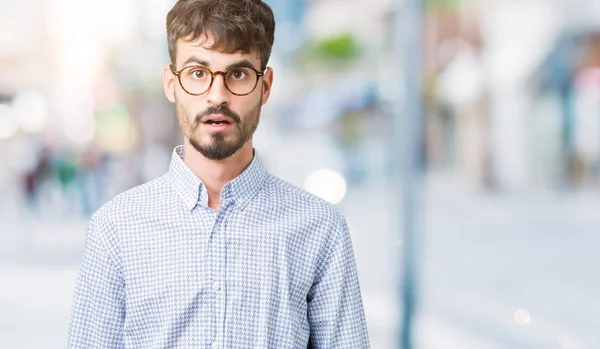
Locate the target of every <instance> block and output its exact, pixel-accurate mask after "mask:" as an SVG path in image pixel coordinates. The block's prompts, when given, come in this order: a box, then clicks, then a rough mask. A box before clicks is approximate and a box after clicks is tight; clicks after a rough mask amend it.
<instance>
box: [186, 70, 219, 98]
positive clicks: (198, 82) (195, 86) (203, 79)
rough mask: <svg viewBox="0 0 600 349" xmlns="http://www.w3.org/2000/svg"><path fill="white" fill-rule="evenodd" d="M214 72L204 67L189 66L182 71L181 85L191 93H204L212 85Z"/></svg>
mask: <svg viewBox="0 0 600 349" xmlns="http://www.w3.org/2000/svg"><path fill="white" fill-rule="evenodd" d="M211 78H212V74H211V73H210V71H209V70H208V69H206V68H204V67H200V66H196V67H187V68H185V69H183V70H182V71H181V85H182V86H183V88H184V89H185V90H186V91H188V92H189V93H191V94H202V93H204V92H205V91H206V90H208V87H209V86H210V80H211Z"/></svg>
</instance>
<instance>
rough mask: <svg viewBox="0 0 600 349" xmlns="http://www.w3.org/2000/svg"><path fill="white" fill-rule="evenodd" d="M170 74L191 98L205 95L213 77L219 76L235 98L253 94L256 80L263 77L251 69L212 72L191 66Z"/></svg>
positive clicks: (203, 67) (197, 66)
mask: <svg viewBox="0 0 600 349" xmlns="http://www.w3.org/2000/svg"><path fill="white" fill-rule="evenodd" d="M171 72H172V73H173V75H175V76H177V79H178V80H179V84H180V85H181V88H182V89H183V90H184V91H185V92H187V93H188V94H190V95H192V96H199V95H202V94H205V93H206V92H208V90H210V88H211V86H212V84H213V82H214V81H215V77H216V76H217V75H221V76H222V77H223V82H224V83H225V87H226V88H227V90H228V91H229V92H231V93H232V94H234V95H236V96H246V95H249V94H251V93H252V92H254V90H255V89H256V86H257V85H258V79H260V77H261V76H263V75H264V73H263V72H260V71H258V70H256V69H254V68H252V67H234V68H231V69H229V70H227V71H225V72H223V71H216V72H213V71H211V70H210V69H208V68H206V67H205V66H202V65H193V66H188V67H185V68H182V69H181V70H178V71H174V70H173V67H172V66H171Z"/></svg>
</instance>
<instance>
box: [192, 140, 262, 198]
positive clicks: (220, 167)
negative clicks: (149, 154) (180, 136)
mask: <svg viewBox="0 0 600 349" xmlns="http://www.w3.org/2000/svg"><path fill="white" fill-rule="evenodd" d="M184 150H185V155H184V158H183V162H184V163H185V164H186V165H187V166H188V167H189V168H190V169H191V170H192V171H194V173H195V174H196V175H197V176H198V177H199V178H200V179H201V180H202V183H204V185H205V186H206V189H207V192H208V206H210V207H211V208H213V209H215V210H218V209H219V206H220V205H221V189H223V187H224V186H225V184H227V183H228V182H230V181H231V180H233V179H234V178H236V177H237V176H239V175H240V174H241V173H242V172H244V170H245V169H246V167H248V165H250V162H252V159H253V157H254V151H253V149H252V141H251V140H250V141H248V142H247V143H246V144H244V145H243V146H242V147H241V148H240V149H239V150H238V151H237V152H235V154H233V155H231V156H230V157H228V158H227V159H223V160H211V159H208V158H206V157H204V155H202V154H201V153H200V152H198V151H197V150H196V149H194V147H193V146H192V145H191V144H190V142H189V141H188V140H187V139H186V140H185V143H184Z"/></svg>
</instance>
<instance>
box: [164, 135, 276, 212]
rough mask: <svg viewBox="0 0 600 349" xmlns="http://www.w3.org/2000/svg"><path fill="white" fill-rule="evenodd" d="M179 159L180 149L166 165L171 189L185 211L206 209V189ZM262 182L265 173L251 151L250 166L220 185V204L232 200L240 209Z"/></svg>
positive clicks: (255, 192)
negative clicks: (221, 187)
mask: <svg viewBox="0 0 600 349" xmlns="http://www.w3.org/2000/svg"><path fill="white" fill-rule="evenodd" d="M183 156H184V148H183V146H182V145H180V146H177V147H175V149H174V150H173V155H172V156H171V164H170V165H169V174H170V175H171V179H172V182H173V187H174V188H175V190H176V191H177V193H178V194H179V196H180V197H181V199H182V201H183V203H184V205H185V207H186V208H187V209H189V210H193V209H194V208H195V207H196V206H197V205H198V204H202V205H204V206H208V192H207V191H206V187H205V185H204V183H203V182H202V180H201V179H200V178H199V177H198V176H197V175H196V174H195V173H194V172H193V171H192V170H191V169H190V168H189V167H188V166H187V165H186V164H185V163H184V162H183ZM266 179H267V171H266V170H265V168H264V167H263V165H262V163H261V161H260V159H259V158H258V155H257V154H256V152H254V158H253V159H252V161H251V162H250V165H248V167H247V168H246V169H245V170H244V171H243V172H242V173H241V174H240V175H239V176H237V177H236V178H234V179H233V180H231V181H230V182H228V183H227V184H225V186H223V189H222V190H221V204H223V202H226V201H229V200H232V201H233V202H234V203H235V204H236V205H237V206H239V207H240V208H244V207H245V206H246V205H247V204H248V202H249V201H250V200H251V199H252V198H253V197H254V196H255V195H256V194H257V193H258V191H259V190H260V188H261V187H262V186H263V184H264V182H265V180H266Z"/></svg>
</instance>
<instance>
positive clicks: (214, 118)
mask: <svg viewBox="0 0 600 349" xmlns="http://www.w3.org/2000/svg"><path fill="white" fill-rule="evenodd" d="M203 123H204V124H207V125H211V126H228V125H231V124H233V120H232V119H231V118H230V117H228V116H226V115H220V114H213V115H210V116H209V117H207V118H205V119H204V121H203Z"/></svg>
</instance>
